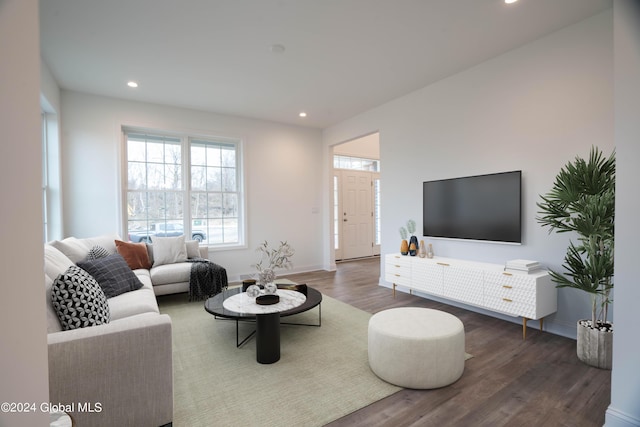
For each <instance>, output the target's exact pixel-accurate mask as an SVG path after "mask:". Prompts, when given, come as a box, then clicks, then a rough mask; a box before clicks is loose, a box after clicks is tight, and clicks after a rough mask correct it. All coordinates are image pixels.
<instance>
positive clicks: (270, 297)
mask: <svg viewBox="0 0 640 427" xmlns="http://www.w3.org/2000/svg"><path fill="white" fill-rule="evenodd" d="M279 302H280V297H279V296H278V295H276V294H265V295H260V296H258V297H256V304H258V305H273V304H277V303H279Z"/></svg>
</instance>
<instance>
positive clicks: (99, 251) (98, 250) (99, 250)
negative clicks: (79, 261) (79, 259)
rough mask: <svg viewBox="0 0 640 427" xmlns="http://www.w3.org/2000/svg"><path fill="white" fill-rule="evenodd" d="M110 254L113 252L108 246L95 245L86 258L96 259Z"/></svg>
mask: <svg viewBox="0 0 640 427" xmlns="http://www.w3.org/2000/svg"><path fill="white" fill-rule="evenodd" d="M109 255H111V254H110V253H109V251H108V250H107V249H106V248H104V247H102V246H100V245H95V246H94V247H92V248H91V249H90V250H89V253H88V254H87V258H86V259H87V260H94V259H98V258H104V257H106V256H109Z"/></svg>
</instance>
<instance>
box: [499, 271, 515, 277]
mask: <svg viewBox="0 0 640 427" xmlns="http://www.w3.org/2000/svg"><path fill="white" fill-rule="evenodd" d="M502 274H504V275H505V276H513V274H511V273H507V272H506V271H503V272H502Z"/></svg>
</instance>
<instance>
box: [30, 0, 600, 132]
mask: <svg viewBox="0 0 640 427" xmlns="http://www.w3.org/2000/svg"><path fill="white" fill-rule="evenodd" d="M611 6H612V0H561V1H559V0H519V1H518V2H517V3H514V4H510V5H507V4H505V3H504V1H503V0H180V1H178V0H108V1H87V0H40V15H41V18H40V20H41V34H40V37H41V49H42V57H43V59H44V61H45V63H46V64H47V65H48V67H49V69H50V70H51V72H52V73H53V75H54V77H55V78H56V80H57V81H58V84H59V85H60V87H61V88H62V89H68V90H74V91H80V92H86V93H91V94H97V95H105V96H110V97H115V98H123V99H131V100H137V101H145V102H151V103H157V104H166V105H172V106H179V107H186V108H193V109H197V110H204V111H211V112H216V113H223V114H231V115H237V116H244V117H250V118H257V119H264V120H270V121H276V122H281V123H289V124H296V125H301V126H309V127H315V128H326V127H328V126H331V125H333V124H335V123H339V122H341V121H343V120H345V119H348V118H350V117H352V116H354V115H357V114H359V113H361V112H363V111H366V110H368V109H371V108H373V107H375V106H378V105H381V104H383V103H385V102H388V101H390V100H392V99H394V98H397V97H400V96H402V95H405V94H407V93H410V92H412V91H414V90H417V89H419V88H421V87H424V86H427V85H429V84H431V83H433V82H435V81H437V80H439V79H442V78H444V77H447V76H450V75H452V74H455V73H458V72H460V71H462V70H465V69H467V68H469V67H472V66H474V65H476V64H479V63H480V62H483V61H485V60H487V59H490V58H492V57H495V56H497V55H500V54H502V53H504V52H507V51H509V50H511V49H514V48H516V47H518V46H521V45H522V44H525V43H527V42H530V41H532V40H535V39H537V38H540V37H543V36H544V35H546V34H549V33H550V32H553V31H556V30H558V29H560V28H562V27H565V26H567V25H570V24H574V23H576V22H579V21H581V20H583V19H586V18H588V17H590V16H593V15H595V14H597V13H599V12H601V11H603V10H605V9H607V8H610V7H611ZM273 45H281V46H282V47H284V52H277V51H275V52H274V51H273V50H274V49H273ZM275 50H277V49H275ZM129 80H135V81H137V82H138V83H139V87H138V88H136V89H131V88H128V87H127V86H126V83H127V81H129ZM300 111H305V112H306V113H307V114H308V116H307V117H306V118H300V117H298V113H299V112H300Z"/></svg>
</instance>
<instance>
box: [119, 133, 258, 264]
mask: <svg viewBox="0 0 640 427" xmlns="http://www.w3.org/2000/svg"><path fill="white" fill-rule="evenodd" d="M121 133H122V144H121V149H122V151H121V167H120V169H121V173H120V177H121V180H122V185H121V188H122V191H121V196H120V203H121V204H122V209H121V224H122V225H121V227H122V232H123V236H125V239H126V240H128V236H129V229H128V223H129V213H128V194H129V192H130V191H140V192H147V191H157V192H163V191H166V192H175V193H177V194H180V195H181V197H182V206H183V209H182V220H181V222H180V223H181V224H182V227H183V230H184V235H185V236H191V235H192V232H193V230H194V227H193V222H194V219H195V218H194V213H193V212H192V205H191V203H192V194H195V193H202V191H200V190H199V191H196V190H193V191H192V188H191V187H192V182H191V169H192V167H193V166H194V165H192V164H191V144H192V142H194V143H203V142H205V143H211V144H219V145H226V146H233V147H234V150H235V157H236V159H235V160H236V161H235V168H236V191H235V192H232V193H235V194H236V197H237V204H238V207H237V242H229V243H211V242H209V233H207V240H206V241H205V242H202V243H201V244H202V245H206V246H207V247H208V248H209V250H211V251H216V250H230V249H245V248H247V243H246V242H247V236H246V230H247V218H246V214H245V212H246V208H245V207H246V191H245V184H244V183H245V177H244V174H245V167H244V156H243V145H244V144H243V139H242V138H238V137H221V136H214V135H203V134H201V133H197V132H188V131H187V132H171V131H163V130H158V129H150V128H138V127H132V126H122V131H121ZM130 134H133V135H137V136H141V135H147V136H149V137H152V138H169V139H178V140H179V144H180V150H181V156H180V157H181V158H180V167H181V169H182V170H181V175H182V177H181V185H180V189H179V190H174V189H170V190H169V189H168V190H163V189H154V190H151V189H148V188H147V189H130V188H129V181H128V164H129V159H128V156H129V153H128V139H129V137H128V136H129V135H130ZM145 163H147V161H146V160H145ZM172 222H173V221H172ZM176 222H177V221H176ZM188 240H190V238H189V239H188Z"/></svg>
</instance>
